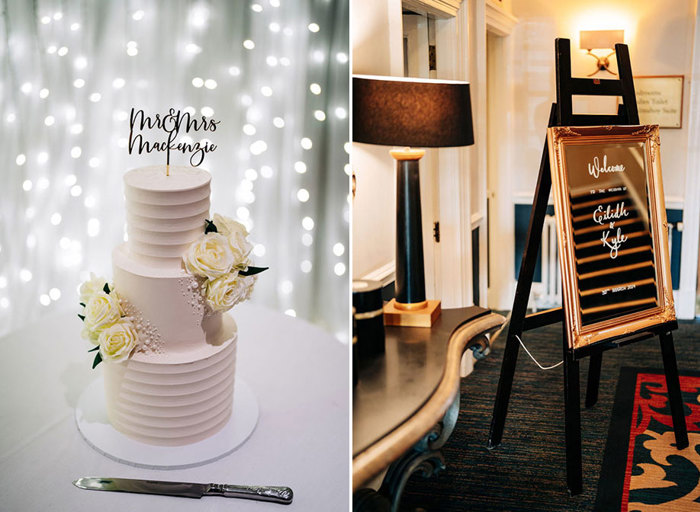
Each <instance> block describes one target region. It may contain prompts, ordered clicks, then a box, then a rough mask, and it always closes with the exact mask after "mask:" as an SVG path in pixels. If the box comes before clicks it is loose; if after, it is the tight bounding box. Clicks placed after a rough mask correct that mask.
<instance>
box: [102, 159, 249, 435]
mask: <svg viewBox="0 0 700 512" xmlns="http://www.w3.org/2000/svg"><path fill="white" fill-rule="evenodd" d="M169 172H170V174H169V175H166V169H165V166H153V167H144V168H139V169H133V170H131V171H129V172H127V173H126V174H125V176H124V186H125V197H126V216H127V235H128V237H127V241H126V242H125V243H124V244H121V245H120V246H118V247H116V248H115V249H114V252H113V254H112V258H113V259H112V261H113V270H114V288H115V289H116V290H117V291H118V293H119V296H120V297H121V298H123V299H125V300H124V301H123V302H124V304H126V306H125V308H126V309H127V314H128V315H129V316H130V317H131V318H132V319H134V320H133V321H134V323H135V324H136V328H137V329H138V332H139V337H140V344H139V349H138V350H136V351H135V352H134V353H133V354H132V355H131V356H130V357H129V358H128V359H126V360H123V361H119V362H114V361H105V364H104V381H105V393H106V403H107V412H108V416H109V420H110V422H111V423H112V425H113V426H114V428H116V429H117V430H119V431H120V432H122V433H124V434H126V435H127V436H129V437H131V438H134V439H137V440H139V441H142V442H144V443H148V444H155V445H170V446H176V445H184V444H189V443H193V442H196V441H200V440H202V439H205V438H207V437H209V436H211V435H213V434H215V433H216V432H217V431H219V430H220V429H221V428H222V427H223V426H224V425H225V424H226V422H227V421H228V420H229V418H230V416H231V410H232V404H233V384H234V373H235V363H236V340H237V334H236V331H237V329H236V324H235V322H234V320H233V318H231V317H230V316H229V315H227V314H223V313H221V312H216V311H212V309H211V308H208V307H207V306H206V304H205V301H204V299H203V297H202V294H201V293H200V289H199V288H200V287H201V286H202V284H201V282H198V280H197V279H196V278H195V277H194V276H192V275H191V274H189V273H188V272H187V271H186V270H185V269H184V268H183V264H182V256H183V253H184V252H185V251H186V249H187V248H188V247H189V246H190V244H191V243H192V242H194V241H195V240H197V239H198V238H200V237H201V236H203V234H204V225H205V219H208V218H210V217H209V195H210V181H211V175H210V174H209V173H208V172H207V171H204V170H202V169H198V168H192V167H176V166H170V170H169Z"/></svg>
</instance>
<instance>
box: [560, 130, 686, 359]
mask: <svg viewBox="0 0 700 512" xmlns="http://www.w3.org/2000/svg"><path fill="white" fill-rule="evenodd" d="M548 136H549V151H550V162H551V170H552V185H553V191H554V202H555V209H556V215H557V228H558V237H559V254H560V255H561V258H560V262H561V269H562V286H563V292H564V309H565V314H566V315H567V323H568V327H569V346H570V348H574V349H575V348H580V347H582V346H585V345H589V344H591V343H596V342H599V341H604V340H608V339H612V338H615V337H619V336H621V335H624V334H631V333H633V332H638V331H642V330H644V329H645V328H647V327H649V326H650V325H655V324H659V323H665V322H669V321H672V320H673V319H675V313H674V310H673V296H672V292H671V287H670V269H669V257H668V234H667V231H666V229H665V225H666V214H665V208H664V205H663V190H662V186H661V172H660V165H659V164H660V162H659V135H658V127H657V126H656V125H653V126H634V127H610V126H609V127H585V128H584V127H571V128H562V127H553V128H550V129H549V134H548Z"/></svg>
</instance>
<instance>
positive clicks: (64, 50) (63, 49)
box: [56, 46, 68, 57]
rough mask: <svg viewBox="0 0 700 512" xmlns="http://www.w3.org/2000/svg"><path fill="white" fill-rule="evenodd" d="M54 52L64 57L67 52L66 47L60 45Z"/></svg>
mask: <svg viewBox="0 0 700 512" xmlns="http://www.w3.org/2000/svg"><path fill="white" fill-rule="evenodd" d="M56 53H57V54H58V56H59V57H65V56H66V55H67V54H68V48H66V47H65V46H61V47H60V48H59V49H58V51H57V52H56Z"/></svg>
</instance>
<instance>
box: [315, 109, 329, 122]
mask: <svg viewBox="0 0 700 512" xmlns="http://www.w3.org/2000/svg"><path fill="white" fill-rule="evenodd" d="M314 117H315V118H316V119H317V120H318V121H325V120H326V113H325V112H324V111H323V110H315V111H314Z"/></svg>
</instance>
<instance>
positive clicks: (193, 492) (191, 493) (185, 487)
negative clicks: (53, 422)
mask: <svg viewBox="0 0 700 512" xmlns="http://www.w3.org/2000/svg"><path fill="white" fill-rule="evenodd" d="M73 485H75V486H76V487H79V488H80V489H87V490H90V491H114V492H133V493H139V494H160V495H165V496H179V497H185V498H201V497H202V496H223V497H225V498H243V499H249V500H256V501H270V502H273V503H281V504H284V505H289V504H290V503H291V502H292V499H293V498H294V493H293V491H292V489H290V488H289V487H274V486H260V485H232V484H212V483H210V484H198V483H190V482H168V481H162V480H138V479H133V478H104V477H83V478H78V479H77V480H74V481H73Z"/></svg>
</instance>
